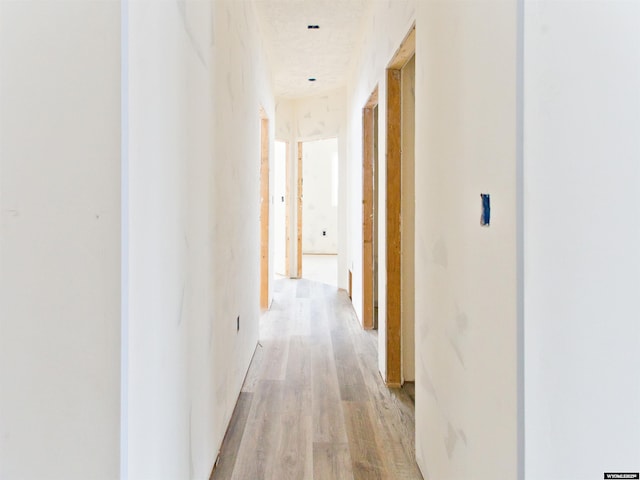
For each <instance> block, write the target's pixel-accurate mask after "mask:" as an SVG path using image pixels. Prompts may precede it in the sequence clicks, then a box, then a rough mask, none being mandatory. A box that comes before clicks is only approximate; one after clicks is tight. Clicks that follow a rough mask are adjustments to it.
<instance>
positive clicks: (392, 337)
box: [385, 25, 416, 387]
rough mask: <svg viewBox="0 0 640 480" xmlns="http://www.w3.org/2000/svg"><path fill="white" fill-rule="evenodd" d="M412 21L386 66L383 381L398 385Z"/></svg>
mask: <svg viewBox="0 0 640 480" xmlns="http://www.w3.org/2000/svg"><path fill="white" fill-rule="evenodd" d="M415 28H416V27H415V25H414V26H413V27H412V28H411V30H410V31H409V33H408V34H407V36H406V37H405V39H404V40H403V42H402V44H401V45H400V48H398V50H397V52H396V53H395V55H394V56H393V59H392V60H391V62H390V63H389V65H388V67H387V98H386V100H387V118H386V132H387V146H386V149H387V150H386V159H387V161H386V164H387V165H386V173H387V179H386V187H387V199H386V200H387V205H386V207H387V212H386V221H387V316H386V343H387V345H386V346H387V348H386V353H387V358H386V366H387V375H386V377H387V378H386V379H385V381H386V384H387V385H388V386H390V387H399V386H401V385H402V382H403V378H402V230H401V229H402V223H401V218H402V217H401V215H402V208H401V205H402V173H401V172H402V75H401V71H402V68H403V67H404V66H405V65H406V64H407V62H408V61H409V60H411V58H412V57H413V56H414V55H415V51H416V40H415V33H416V30H415Z"/></svg>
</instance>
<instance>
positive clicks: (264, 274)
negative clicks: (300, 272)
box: [260, 109, 269, 310]
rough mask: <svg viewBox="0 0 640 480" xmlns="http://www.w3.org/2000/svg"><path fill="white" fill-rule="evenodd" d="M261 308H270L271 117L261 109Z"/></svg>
mask: <svg viewBox="0 0 640 480" xmlns="http://www.w3.org/2000/svg"><path fill="white" fill-rule="evenodd" d="M260 308H261V309H262V310H267V309H268V308H269V119H268V118H267V115H266V113H265V112H264V110H262V109H261V110H260Z"/></svg>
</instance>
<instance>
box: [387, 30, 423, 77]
mask: <svg viewBox="0 0 640 480" xmlns="http://www.w3.org/2000/svg"><path fill="white" fill-rule="evenodd" d="M415 53H416V26H415V24H414V25H413V27H411V30H409V33H407V36H406V37H404V40H403V41H402V43H401V44H400V47H399V48H398V50H396V53H395V54H394V55H393V58H392V59H391V62H389V65H388V66H387V68H388V69H392V70H401V69H402V67H404V66H405V65H406V64H407V62H408V61H409V60H411V57H413V56H414V55H415Z"/></svg>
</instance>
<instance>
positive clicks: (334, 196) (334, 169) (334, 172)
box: [331, 152, 338, 207]
mask: <svg viewBox="0 0 640 480" xmlns="http://www.w3.org/2000/svg"><path fill="white" fill-rule="evenodd" d="M331 206H332V207H337V206H338V152H336V153H334V154H333V157H332V158H331Z"/></svg>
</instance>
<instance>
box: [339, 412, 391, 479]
mask: <svg viewBox="0 0 640 480" xmlns="http://www.w3.org/2000/svg"><path fill="white" fill-rule="evenodd" d="M342 409H343V412H344V419H345V424H346V428H347V436H348V437H349V452H350V454H351V465H352V467H353V478H354V479H355V480H377V479H383V478H384V479H386V478H388V474H387V472H386V470H385V467H384V463H383V461H382V458H381V455H380V451H379V449H378V448H379V447H378V444H377V442H376V435H375V432H374V429H373V424H372V422H371V417H370V416H369V404H368V402H342Z"/></svg>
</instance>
